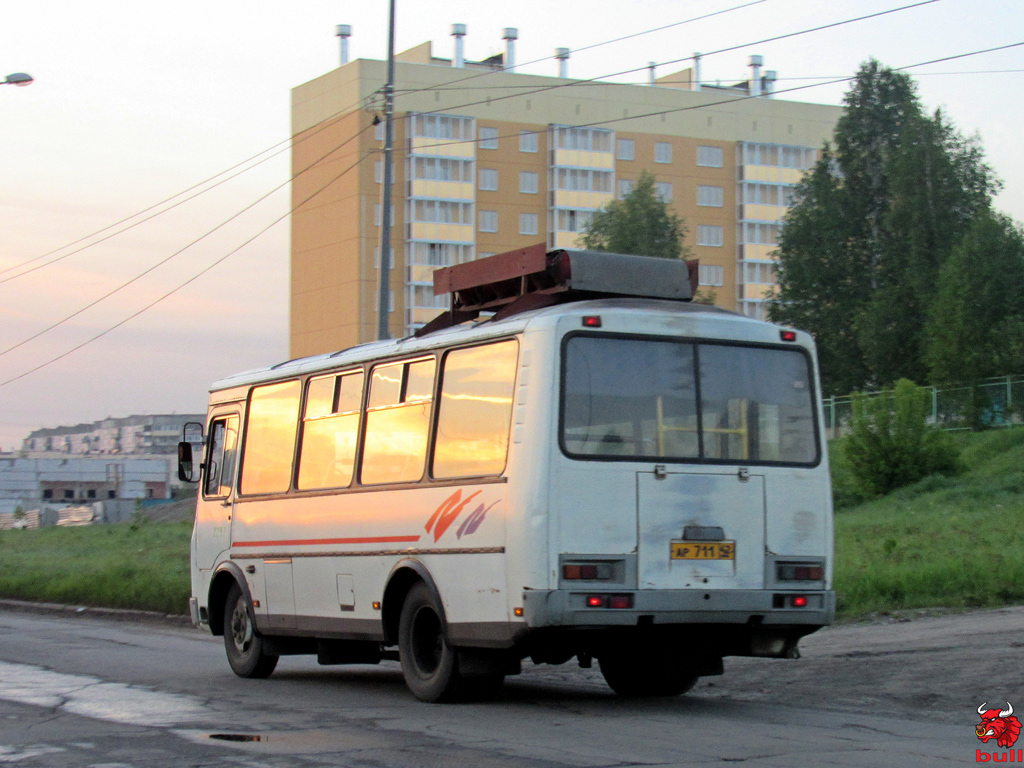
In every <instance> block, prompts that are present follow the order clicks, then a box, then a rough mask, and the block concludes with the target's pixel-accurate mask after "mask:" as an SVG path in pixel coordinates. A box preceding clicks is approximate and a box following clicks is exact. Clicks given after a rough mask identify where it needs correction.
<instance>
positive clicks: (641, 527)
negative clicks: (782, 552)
mask: <svg viewBox="0 0 1024 768" xmlns="http://www.w3.org/2000/svg"><path fill="white" fill-rule="evenodd" d="M764 499H765V496H764V477H763V476H762V475H752V474H750V473H749V471H747V470H746V469H740V470H739V471H738V472H737V471H736V470H733V471H731V472H726V471H722V472H721V473H714V472H693V473H690V472H666V471H664V469H663V468H661V467H659V468H656V470H655V471H654V472H638V473H637V526H638V532H639V536H638V545H639V546H638V564H637V565H638V576H639V579H638V583H639V587H640V589H762V588H763V587H764V536H765V534H764V531H765V501H764Z"/></svg>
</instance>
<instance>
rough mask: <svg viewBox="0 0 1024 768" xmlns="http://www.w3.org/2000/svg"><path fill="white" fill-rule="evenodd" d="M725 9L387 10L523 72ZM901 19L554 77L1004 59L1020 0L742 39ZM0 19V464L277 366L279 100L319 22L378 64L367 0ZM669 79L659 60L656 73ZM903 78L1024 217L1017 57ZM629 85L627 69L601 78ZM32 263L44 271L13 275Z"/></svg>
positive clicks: (810, 75) (814, 92)
mask: <svg viewBox="0 0 1024 768" xmlns="http://www.w3.org/2000/svg"><path fill="white" fill-rule="evenodd" d="M746 2H749V0H688V1H684V0H643V1H642V2H636V1H631V0H562V2H558V3H552V2H540V1H539V0H520V2H517V3H510V4H508V5H507V6H506V5H504V4H493V3H487V2H479V0H475V1H474V2H468V1H465V0H449V1H448V2H444V3H427V2H415V0H398V22H397V43H396V48H397V50H399V51H401V50H405V49H407V48H411V47H413V46H414V45H417V44H419V43H421V42H424V41H426V40H432V41H433V42H434V51H435V53H436V54H437V55H441V56H445V57H448V56H450V55H451V51H452V39H451V38H450V37H449V27H450V25H451V24H452V23H453V22H461V23H465V24H466V25H467V26H468V33H469V34H468V36H467V38H466V56H467V58H470V59H474V60H476V59H482V58H485V57H487V56H490V55H493V54H496V53H500V52H501V51H502V50H503V47H504V43H503V41H502V39H501V33H502V29H503V28H504V27H517V28H518V30H519V41H518V47H517V58H518V60H519V62H531V61H533V60H535V59H542V58H544V57H550V56H551V55H552V53H553V52H554V49H555V48H556V47H563V46H564V47H568V48H571V49H579V48H583V47H585V46H590V45H593V44H596V43H602V42H605V41H609V40H612V39H613V38H617V37H620V36H622V35H627V34H631V33H639V32H644V31H646V30H650V29H653V28H655V27H659V26H662V25H667V24H672V23H673V22H681V21H685V20H687V19H690V18H693V17H696V16H700V15H704V14H707V13H710V12H712V11H717V10H724V9H728V8H732V7H735V6H740V5H744V4H745V3H746ZM912 4H913V0H904V1H903V2H899V1H898V0H887V1H886V2H881V1H880V0H842V1H840V0H835V1H834V2H821V0H762V1H761V2H756V3H752V4H750V5H749V6H748V7H746V8H743V9H740V10H736V11H732V12H730V13H726V14H723V15H720V16H717V17H715V18H712V19H707V20H703V21H697V22H693V23H687V24H681V25H677V26H674V27H672V28H669V29H665V30H662V31H659V32H653V33H651V34H646V35H641V36H637V37H634V38H631V39H629V40H624V41H621V42H618V43H612V44H609V45H604V46H601V47H598V48H594V49H591V50H586V51H580V52H578V53H576V54H574V55H573V56H572V58H571V60H570V61H569V74H570V76H572V77H579V78H595V77H601V76H604V75H608V74H611V73H615V72H620V71H622V70H626V69H630V68H632V67H644V66H646V65H647V63H648V62H649V61H658V62H665V61H669V60H674V59H680V58H682V57H685V56H688V55H690V54H692V53H693V52H695V51H700V52H708V51H715V50H717V49H721V48H728V47H732V46H743V47H740V48H738V49H737V50H733V51H730V52H725V53H721V54H718V55H714V56H708V57H706V58H705V59H704V60H703V62H702V70H703V71H702V75H703V79H704V80H705V81H708V82H714V81H716V80H720V81H721V82H723V83H730V82H736V81H739V80H743V79H745V77H746V76H747V68H746V64H747V59H748V57H749V55H750V54H754V53H757V54H761V55H762V56H763V57H764V62H765V68H766V69H774V70H776V71H777V72H778V76H779V82H778V88H779V89H780V90H781V89H784V88H786V87H790V86H793V85H804V84H807V83H813V82H817V80H815V78H823V79H834V78H840V77H847V76H850V75H852V74H854V73H855V71H856V69H857V67H858V65H859V64H860V63H861V62H863V61H865V60H866V59H868V58H869V57H872V56H873V57H875V58H877V59H879V60H880V61H882V63H884V64H886V65H888V66H891V67H902V66H906V65H912V64H917V63H920V62H926V61H930V60H934V59H939V58H943V57H949V56H956V55H958V54H964V53H970V52H974V51H979V50H983V49H989V48H994V47H997V46H1007V45H1012V44H1014V43H1022V42H1024V4H1022V2H1021V0H937V1H935V2H931V3H927V4H922V5H919V6H918V7H914V8H909V9H907V10H902V11H900V12H897V13H892V14H889V15H886V16H882V17H879V18H875V19H869V20H866V21H860V22H857V23H851V24H845V25H840V26H836V27H834V28H831V29H825V30H821V31H818V32H812V33H809V34H804V35H798V36H794V37H789V38H787V39H784V40H779V41H775V42H769V43H758V41H761V40H764V39H766V38H770V37H775V36H778V35H783V34H787V33H792V32H798V31H801V30H806V29H809V28H812V27H817V26H822V25H826V24H829V23H832V22H839V21H843V20H846V19H851V18H855V17H859V16H864V15H867V14H870V13H875V12H879V11H884V10H887V9H891V8H898V7H901V6H908V5H912ZM8 5H9V6H10V7H7V8H5V10H4V14H3V22H2V24H0V80H2V78H3V76H4V75H6V74H8V73H12V72H28V73H30V74H31V75H32V76H34V77H35V78H36V82H35V83H34V84H32V85H31V86H29V87H26V88H15V87H12V86H5V87H2V88H0V382H9V383H0V448H2V449H3V450H11V449H12V448H15V447H17V446H18V445H19V444H20V441H21V439H22V438H23V437H25V436H26V435H27V434H28V432H30V431H31V430H33V429H36V428H39V427H53V426H58V425H66V424H74V423H78V422H86V421H93V420H96V419H101V418H104V417H107V416H127V415H130V414H136V413H170V412H178V413H183V412H201V411H204V410H205V405H206V392H207V389H208V386H209V384H210V383H211V382H212V381H213V380H215V379H217V378H220V377H222V376H225V375H227V374H230V373H233V372H237V371H239V370H244V369H246V368H253V367H257V366H262V365H266V364H270V363H274V362H279V361H281V360H283V359H285V358H286V357H287V355H288V348H287V346H288V344H287V336H288V327H287V325H288V300H289V299H288V279H289V278H288V226H289V225H288V219H287V214H288V199H289V198H288V179H289V155H288V149H287V140H288V139H289V121H290V116H289V106H290V94H289V90H290V89H291V88H292V87H294V86H296V85H299V84H301V83H303V82H306V81H308V80H311V79H313V78H315V77H318V76H319V75H321V74H323V73H325V72H327V71H329V70H331V69H332V68H334V67H336V66H337V65H338V40H337V38H335V37H334V29H335V25H336V24H339V23H347V24H351V25H352V26H353V37H352V39H351V41H350V52H351V56H352V58H376V59H381V58H384V57H385V55H386V44H387V2H386V0H373V1H372V2H363V3H331V2H325V1H324V0H305V1H304V2H301V3H285V2H280V1H279V0H266V2H263V3H251V2H245V3H243V2H238V1H237V0H203V1H202V2H200V1H199V0H178V2H175V3H161V2H148V3H138V2H127V0H92V1H91V2H85V3H83V2H71V1H70V0H35V2H32V3H18V4H14V3H11V4H8ZM748 44H749V45H748ZM685 66H687V63H685V62H684V63H679V64H673V65H666V67H665V68H664V69H661V70H659V74H667V73H669V72H672V71H675V70H678V69H682V68H684V67H685ZM521 71H524V72H528V73H532V74H550V75H555V74H556V73H557V63H556V62H555V61H554V60H553V59H551V58H544V60H542V61H537V62H536V63H530V64H524V66H522V68H521ZM908 72H909V73H910V74H911V75H913V77H914V78H915V79H916V80H917V82H918V84H919V92H920V95H921V99H922V101H923V102H924V104H925V105H926V107H928V108H929V109H935V108H939V107H941V108H942V109H943V110H944V111H945V112H946V114H947V115H948V116H949V117H950V118H951V119H952V120H953V121H954V123H955V124H956V125H957V126H958V127H959V129H960V130H961V131H962V132H963V133H965V134H968V135H970V134H975V133H977V135H978V136H979V137H980V140H981V143H982V146H983V148H984V150H985V153H986V156H987V159H988V162H989V163H990V164H991V165H992V166H993V168H994V169H995V170H996V172H997V174H998V175H999V176H1000V177H1001V178H1002V179H1003V181H1004V184H1005V188H1004V191H1003V192H1002V193H1001V195H1000V196H999V197H998V198H997V201H996V204H997V207H998V208H1000V209H1001V210H1003V211H1004V212H1006V213H1008V214H1010V215H1011V216H1013V217H1014V218H1015V219H1017V220H1018V221H1024V141H1022V140H1021V138H1020V136H1021V126H1022V125H1024V85H1022V84H1024V46H1020V47H1016V48H1010V49H1007V50H1003V51H1000V52H995V53H988V54H983V55H977V56H970V57H967V58H959V59H955V60H952V61H947V62H942V63H936V64H932V65H929V66H925V67H917V68H913V69H910V70H908ZM645 77H646V72H643V71H641V72H638V73H635V74H632V75H622V76H617V77H614V78H613V80H615V81H619V82H643V81H644V80H645ZM474 84H475V85H484V84H486V79H480V80H478V81H476V83H474ZM399 87H401V84H399ZM845 88H846V87H845V86H843V85H826V86H822V87H820V88H813V89H808V90H804V91H801V92H799V93H798V94H795V95H794V96H793V97H791V98H794V99H797V100H800V101H814V102H819V103H828V104H838V103H840V101H841V99H842V95H843V92H844V91H845ZM780 98H786V97H785V96H782V97H780ZM398 108H399V109H401V105H400V104H399V107H398ZM272 152H278V153H279V154H276V155H271V153H272ZM264 153H265V154H264ZM249 158H256V159H263V158H266V162H263V163H261V164H259V165H258V166H255V167H252V168H251V169H250V170H246V171H245V172H244V173H240V174H239V175H238V176H237V178H233V179H230V180H227V181H226V182H225V183H223V184H222V185H220V186H218V187H216V188H214V189H212V190H211V191H208V192H205V193H204V194H201V195H198V196H197V197H195V199H193V200H190V201H188V202H184V203H183V204H181V205H179V206H178V207H176V208H174V209H173V210H170V211H168V212H166V213H162V214H160V215H157V216H155V217H153V218H152V220H150V221H147V222H144V223H141V224H139V225H138V226H135V227H133V228H131V229H128V230H127V231H125V232H124V233H122V234H117V235H116V236H113V237H110V239H108V240H105V241H104V242H100V243H99V244H96V245H92V246H91V247H88V248H84V249H82V246H83V245H86V244H88V243H90V242H93V241H95V240H98V239H99V237H103V236H106V235H110V234H112V233H115V232H117V230H118V229H122V228H123V226H124V225H121V226H119V227H115V228H113V229H110V230H107V231H106V232H104V233H103V234H102V235H99V236H97V237H93V238H90V239H87V240H84V241H83V242H82V243H80V244H79V245H75V246H71V247H68V246H69V245H70V244H72V243H75V242H76V241H79V240H81V239H83V238H88V236H90V235H92V234H93V233H96V232H99V231H100V230H104V228H106V227H110V226H111V225H114V224H116V223H117V222H119V221H121V220H123V219H126V218H128V217H130V216H133V215H134V214H138V213H139V212H141V211H144V210H146V209H149V208H150V207H151V206H154V205H156V204H158V203H160V202H161V201H163V200H165V199H168V198H172V197H174V196H175V195H179V194H180V193H183V192H185V191H186V190H189V189H190V188H193V187H194V186H195V185H197V184H200V183H201V182H204V181H205V180H207V179H210V178H212V177H215V176H217V174H220V173H222V172H224V171H227V170H228V169H230V168H233V167H235V166H237V165H238V164H240V163H243V162H244V161H246V160H247V159H249ZM249 166H252V162H250V163H249V164H248V165H242V166H240V167H239V168H237V169H236V171H232V173H236V172H238V171H240V170H242V169H244V168H248V167H249ZM218 178H223V177H218ZM207 186H208V185H207ZM277 187H280V188H279V189H278V190H277V191H276V192H274V191H273V190H274V189H275V188H277ZM203 188H205V187H201V188H199V189H203ZM199 189H196V190H194V192H195V191H199ZM194 192H192V193H188V194H194ZM264 196H267V197H266V199H265V200H262V201H260V200H261V198H263V197H264ZM164 207H166V206H164ZM155 210H159V209H154V211H155ZM144 215H149V214H144ZM233 217H234V218H233ZM279 219H280V221H279V223H277V224H276V225H273V223H274V222H275V221H277V220H279ZM229 220H230V221H229ZM133 221H135V220H134V219H133ZM226 222H227V223H226ZM221 225H223V226H221ZM271 225H273V226H271ZM268 227H269V229H267V228H268ZM265 229H266V230H267V231H266V232H265V234H259V233H261V232H262V231H263V230H265ZM211 230H215V231H214V232H213V234H211V235H209V236H208V237H205V238H203V239H201V240H200V238H201V237H202V236H204V235H206V234H207V233H208V232H210V231H211ZM257 235H259V236H258V237H257ZM254 237H255V239H254V240H252V242H251V243H248V244H246V242H247V241H248V240H250V239H251V238H254ZM196 241H198V242H196ZM193 243H195V244H194V245H193ZM236 249H237V252H234V253H232V252H233V251H236ZM75 251H78V252H75ZM179 251H180V253H179ZM225 257H226V258H225ZM54 259H58V260H57V261H55V262H54V263H53V264H52V265H50V266H42V265H45V264H47V263H48V262H50V261H51V260H54ZM165 259H166V260H167V262H166V264H163V265H161V266H158V267H156V268H155V269H153V271H152V272H151V273H150V274H147V275H145V276H142V277H140V278H138V279H137V280H136V281H135V282H132V283H131V284H129V285H127V286H126V287H125V288H123V289H122V290H120V291H119V292H117V293H115V294H113V295H112V296H110V297H109V298H106V299H103V300H100V299H101V297H103V296H104V295H105V294H107V293H109V292H111V291H113V290H114V289H116V288H118V286H120V285H122V284H123V283H126V282H127V281H129V280H131V279H132V278H135V277H136V276H138V275H140V273H142V272H143V271H145V270H147V269H151V268H154V267H155V265H157V263H158V262H161V261H163V260H165ZM219 259H223V262H222V263H220V264H218V265H216V266H212V265H213V263H214V262H215V261H217V260H219ZM33 267H41V268H39V269H36V270H35V271H31V272H27V273H26V270H28V269H30V268H33ZM203 270H208V271H207V272H206V273H205V274H202V275H201V276H198V277H197V275H199V273H200V272H201V271H203ZM22 275H23V276H22ZM193 278H194V280H193V281H192V282H191V283H190V284H188V285H187V286H186V287H184V288H182V289H181V290H179V291H177V292H175V293H173V294H172V295H171V296H170V297H168V298H167V299H165V300H164V301H162V302H161V303H159V304H157V305H156V306H154V307H153V308H152V309H150V310H148V311H146V312H144V313H142V314H140V315H139V316H138V317H136V318H134V319H131V320H128V321H127V322H124V324H123V325H121V326H120V327H118V328H116V329H114V330H112V331H110V332H109V333H107V334H106V335H104V336H102V337H101V338H99V339H98V340H96V341H94V342H91V343H88V344H85V346H83V347H82V348H81V349H79V350H77V351H73V352H70V353H69V354H66V356H64V357H63V358H62V359H60V360H57V361H56V362H53V363H50V364H48V365H46V364H47V363H49V361H51V360H54V359H55V358H57V357H59V356H61V355H65V353H68V352H69V351H70V350H72V349H73V348H75V347H77V346H79V345H81V344H83V343H84V342H87V341H88V340H89V339H91V338H92V337H94V336H97V335H98V334H101V333H103V332H104V331H108V330H110V329H111V328H112V327H113V326H115V325H116V324H118V323H121V322H123V321H125V320H126V319H127V318H129V317H130V316H131V315H133V314H134V313H136V312H139V310H141V309H142V308H143V307H145V306H146V305H148V304H150V303H151V302H153V301H155V300H156V299H158V298H159V297H161V296H162V295H164V294H166V293H168V292H169V291H171V290H172V289H174V288H176V287H177V286H179V285H181V284H183V283H185V282H186V281H188V280H190V279H193ZM98 300H99V301H98ZM93 302H97V303H96V305H95V306H94V307H91V308H89V309H87V310H85V311H83V312H81V313H80V314H78V315H77V316H75V317H74V318H72V319H70V320H68V321H67V322H65V323H63V324H61V325H59V326H57V327H56V328H54V329H53V330H51V331H48V332H46V333H43V334H42V335H40V336H39V337H38V338H35V339H32V340H31V341H27V340H28V339H29V337H32V336H34V335H35V334H38V333H40V332H41V331H43V330H44V329H46V328H48V327H49V326H51V325H53V324H55V323H57V322H58V321H61V320H63V319H64V318H66V317H68V316H69V315H71V314H73V313H76V312H78V311H79V310H82V309H83V308H84V307H86V306H87V305H89V304H91V303H93ZM22 342H24V343H22ZM15 345H20V346H17V348H13V347H15ZM41 365H43V366H44V367H42V368H41V369H40V370H38V371H36V372H34V373H28V375H24V376H22V374H26V373H27V372H28V371H30V370H31V369H33V368H36V367H37V366H41ZM17 377H21V378H17Z"/></svg>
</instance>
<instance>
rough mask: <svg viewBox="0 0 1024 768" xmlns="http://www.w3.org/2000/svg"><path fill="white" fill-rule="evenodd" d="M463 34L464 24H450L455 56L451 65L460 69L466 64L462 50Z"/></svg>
mask: <svg viewBox="0 0 1024 768" xmlns="http://www.w3.org/2000/svg"><path fill="white" fill-rule="evenodd" d="M465 36H466V25H465V24H452V37H454V38H455V58H454V59H452V66H453V67H459V68H460V69H461V68H463V67H465V66H466V57H465V55H464V54H463V52H462V38H464V37H465Z"/></svg>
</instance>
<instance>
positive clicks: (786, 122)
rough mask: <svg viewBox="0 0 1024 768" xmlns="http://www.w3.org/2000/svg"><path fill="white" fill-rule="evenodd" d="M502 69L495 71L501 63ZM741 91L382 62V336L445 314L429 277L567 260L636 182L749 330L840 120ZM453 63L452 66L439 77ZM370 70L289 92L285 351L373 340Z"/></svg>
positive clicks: (762, 82)
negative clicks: (668, 216)
mask: <svg viewBox="0 0 1024 768" xmlns="http://www.w3.org/2000/svg"><path fill="white" fill-rule="evenodd" d="M508 60H509V59H508V58H504V61H508ZM751 60H752V61H751V70H750V75H749V77H748V78H747V79H745V80H742V81H740V82H738V83H735V84H731V85H725V86H721V85H709V84H700V83H699V78H697V77H696V76H695V73H694V71H693V70H692V69H687V70H683V71H682V72H676V73H672V74H668V75H665V76H663V77H661V78H657V79H655V78H654V77H653V75H652V77H651V80H650V82H649V83H648V84H645V85H630V84H607V83H594V82H590V81H586V80H573V79H571V78H569V77H566V76H565V75H566V74H567V73H566V72H564V64H565V62H564V59H563V61H562V62H561V64H562V66H563V71H562V72H560V73H559V74H560V75H561V76H559V77H544V76H539V75H526V74H519V73H516V72H514V71H510V70H508V69H506V70H504V71H503V70H502V66H503V57H502V56H500V55H499V56H497V57H492V58H491V59H488V60H486V61H484V62H466V61H464V60H463V59H462V57H461V55H457V56H456V57H455V58H454V59H453V60H447V59H441V58H438V57H435V56H434V55H433V54H432V47H431V44H430V43H424V44H423V45H420V46H418V47H416V48H413V49H411V50H409V51H406V52H405V53H402V54H399V55H398V56H397V62H396V86H395V87H396V90H395V94H396V96H395V120H394V131H395V134H394V136H395V138H394V155H393V156H394V183H393V186H392V206H393V208H392V210H393V221H392V230H391V244H392V250H391V255H392V258H391V271H390V274H389V281H390V306H389V309H388V315H389V321H388V322H389V328H390V332H391V335H392V336H404V335H407V334H410V333H412V332H413V331H414V330H415V329H416V328H418V327H420V326H422V325H423V324H424V323H426V322H428V321H429V320H430V319H431V318H433V317H434V316H435V315H436V314H438V313H439V312H440V311H441V310H443V309H444V308H445V307H446V305H447V297H446V296H439V297H435V296H434V295H433V289H432V285H433V283H432V274H433V271H434V269H436V268H437V267H441V266H448V265H452V264H458V263H462V262H465V261H471V260H473V259H478V258H482V257H484V256H488V255H491V254H494V253H500V252H503V251H508V250H512V249H515V248H520V247H524V246H528V245H534V244H536V243H538V242H546V243H547V245H548V246H549V247H551V248H560V247H562V248H571V247H575V246H577V245H578V243H579V238H580V234H581V232H582V231H583V230H584V228H585V227H586V225H587V223H588V222H589V221H590V219H591V217H592V216H593V214H594V212H595V211H597V210H599V209H600V208H601V207H603V206H605V205H607V204H608V203H609V202H610V201H611V200H613V199H614V198H615V197H620V198H621V197H623V196H625V195H626V194H628V193H629V191H630V190H631V189H632V188H633V185H634V184H635V183H636V180H637V178H638V177H639V175H640V173H641V172H642V171H645V170H646V171H650V172H651V173H653V174H654V175H655V177H656V185H657V192H658V194H659V196H660V197H661V198H662V199H663V200H665V201H666V202H667V203H669V204H670V205H671V207H672V209H673V210H674V211H675V212H677V213H678V214H679V215H680V216H681V217H682V218H683V219H684V221H685V223H686V226H687V227H688V230H689V231H688V236H687V245H689V246H690V248H691V250H692V251H693V253H694V255H695V257H696V258H698V259H699V260H700V265H701V267H700V279H701V284H702V287H703V288H704V289H705V290H706V291H713V292H714V296H715V303H717V304H718V305H720V306H722V307H725V308H727V309H731V310H735V311H738V312H742V313H744V314H747V315H750V316H753V317H763V316H764V312H765V303H764V302H765V297H766V296H767V295H769V294H770V292H771V290H772V287H773V285H774V282H775V266H774V262H773V259H772V252H773V250H774V249H775V247H776V245H777V243H778V236H779V231H780V228H781V226H782V220H783V216H784V215H785V212H786V210H787V207H788V206H789V204H790V203H791V201H792V196H793V192H794V189H795V187H796V184H797V183H798V182H799V180H800V178H801V176H802V174H803V172H804V171H805V170H806V169H807V168H809V167H810V166H812V165H813V163H814V162H815V160H816V159H817V156H818V151H819V149H820V147H821V146H822V144H823V143H824V142H825V141H826V140H828V139H829V138H830V137H831V136H832V133H833V129H834V127H835V123H836V121H837V120H838V118H839V116H840V114H841V109H840V108H839V107H833V106H825V105H819V104H809V103H800V102H794V101H787V100H785V99H783V98H779V96H780V94H774V93H772V85H773V82H774V73H772V72H767V73H764V74H762V73H761V69H760V65H761V62H760V57H751ZM453 61H454V63H455V64H462V66H453ZM384 81H385V64H384V62H381V61H373V60H365V59H360V60H356V61H352V62H349V63H346V64H344V65H343V66H341V67H339V68H338V69H336V70H333V71H331V72H328V73H327V74H325V75H323V76H322V77H319V78H317V79H315V80H313V81H311V82H309V83H306V84H304V85H300V86H298V87H296V88H295V89H293V91H292V132H293V150H292V166H293V176H294V181H293V183H292V199H293V208H294V209H295V210H294V213H293V215H292V252H291V278H292V279H291V354H292V356H293V357H299V356H304V355H310V354H317V353H322V352H326V351H331V350H337V349H343V348H346V347H349V346H352V345H354V344H358V343H362V342H365V341H370V340H373V339H375V338H376V333H377V311H378V295H379V293H378V292H379V279H380V262H381V259H380V236H381V221H382V215H381V212H382V200H383V184H382V181H383V175H384V174H383V159H382V146H383V140H384V124H383V123H382V122H379V120H380V117H381V114H382V112H381V110H382V104H381V100H380V96H379V90H380V88H381V86H382V85H383V83H384Z"/></svg>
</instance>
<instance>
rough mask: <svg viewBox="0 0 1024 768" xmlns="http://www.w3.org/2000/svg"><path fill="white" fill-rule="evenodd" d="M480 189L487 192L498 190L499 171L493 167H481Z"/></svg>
mask: <svg viewBox="0 0 1024 768" xmlns="http://www.w3.org/2000/svg"><path fill="white" fill-rule="evenodd" d="M480 189H482V190H484V191H485V192H497V191H498V172H497V171H496V170H494V169H493V168H481V169H480Z"/></svg>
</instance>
